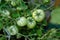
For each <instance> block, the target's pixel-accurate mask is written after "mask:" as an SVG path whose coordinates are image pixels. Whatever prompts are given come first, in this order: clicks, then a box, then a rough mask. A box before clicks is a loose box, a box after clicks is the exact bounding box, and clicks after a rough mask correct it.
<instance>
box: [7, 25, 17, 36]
mask: <svg viewBox="0 0 60 40" xmlns="http://www.w3.org/2000/svg"><path fill="white" fill-rule="evenodd" d="M7 30H8V32H9V33H10V35H16V34H17V33H18V28H17V27H16V26H15V25H12V26H10V27H8V28H7Z"/></svg>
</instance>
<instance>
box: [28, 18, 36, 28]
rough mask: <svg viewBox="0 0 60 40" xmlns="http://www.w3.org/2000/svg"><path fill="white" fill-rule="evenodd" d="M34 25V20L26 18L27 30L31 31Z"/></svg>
mask: <svg viewBox="0 0 60 40" xmlns="http://www.w3.org/2000/svg"><path fill="white" fill-rule="evenodd" d="M35 25H36V22H35V20H34V19H33V18H32V17H28V18H27V27H28V28H29V29H33V28H34V27H35Z"/></svg>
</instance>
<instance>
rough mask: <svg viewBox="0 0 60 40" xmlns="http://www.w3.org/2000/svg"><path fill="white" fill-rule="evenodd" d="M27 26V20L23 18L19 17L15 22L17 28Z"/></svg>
mask: <svg viewBox="0 0 60 40" xmlns="http://www.w3.org/2000/svg"><path fill="white" fill-rule="evenodd" d="M26 24H27V19H26V18H25V17H20V18H19V20H18V21H17V25H18V26H25V25H26Z"/></svg>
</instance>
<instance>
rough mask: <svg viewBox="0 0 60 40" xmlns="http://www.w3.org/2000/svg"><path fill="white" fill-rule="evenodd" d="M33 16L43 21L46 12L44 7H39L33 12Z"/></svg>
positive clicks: (38, 20)
mask: <svg viewBox="0 0 60 40" xmlns="http://www.w3.org/2000/svg"><path fill="white" fill-rule="evenodd" d="M32 17H33V18H34V19H35V21H37V22H41V21H42V20H43V19H44V18H45V13H44V11H43V10H42V9H37V10H35V11H34V12H33V13H32Z"/></svg>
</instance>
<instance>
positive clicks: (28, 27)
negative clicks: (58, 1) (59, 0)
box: [0, 0, 60, 40]
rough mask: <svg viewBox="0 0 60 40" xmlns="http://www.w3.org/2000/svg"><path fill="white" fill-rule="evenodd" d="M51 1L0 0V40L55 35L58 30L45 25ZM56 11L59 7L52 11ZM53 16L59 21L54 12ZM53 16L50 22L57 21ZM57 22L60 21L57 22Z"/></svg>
mask: <svg viewBox="0 0 60 40" xmlns="http://www.w3.org/2000/svg"><path fill="white" fill-rule="evenodd" d="M53 1H54V0H0V40H52V39H54V38H53V37H55V36H56V32H58V31H57V29H50V28H49V29H48V27H49V26H48V27H46V26H47V25H48V22H47V20H48V19H49V17H47V15H48V16H50V15H49V14H50V12H51V11H52V5H53V3H54V2H53ZM50 8H51V9H50ZM47 10H48V11H49V12H48V11H47ZM56 12H57V13H56ZM58 12H59V9H58V10H56V11H55V12H54V11H53V12H52V13H56V14H58V15H59V13H58ZM53 16H54V17H55V18H57V19H56V20H57V21H59V18H58V17H59V16H56V15H55V14H54V15H53ZM53 16H52V20H51V22H52V21H53V22H54V23H57V21H54V20H55V18H54V17H53ZM58 24H60V23H59V22H58ZM50 26H51V25H50ZM53 26H54V25H52V27H53ZM54 27H55V26H54ZM49 30H50V31H49ZM59 34H60V33H59ZM59 34H58V35H59ZM24 38H25V39H24ZM55 38H56V37H55ZM56 39H57V38H56ZM54 40H55V39H54ZM57 40H59V39H57Z"/></svg>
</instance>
